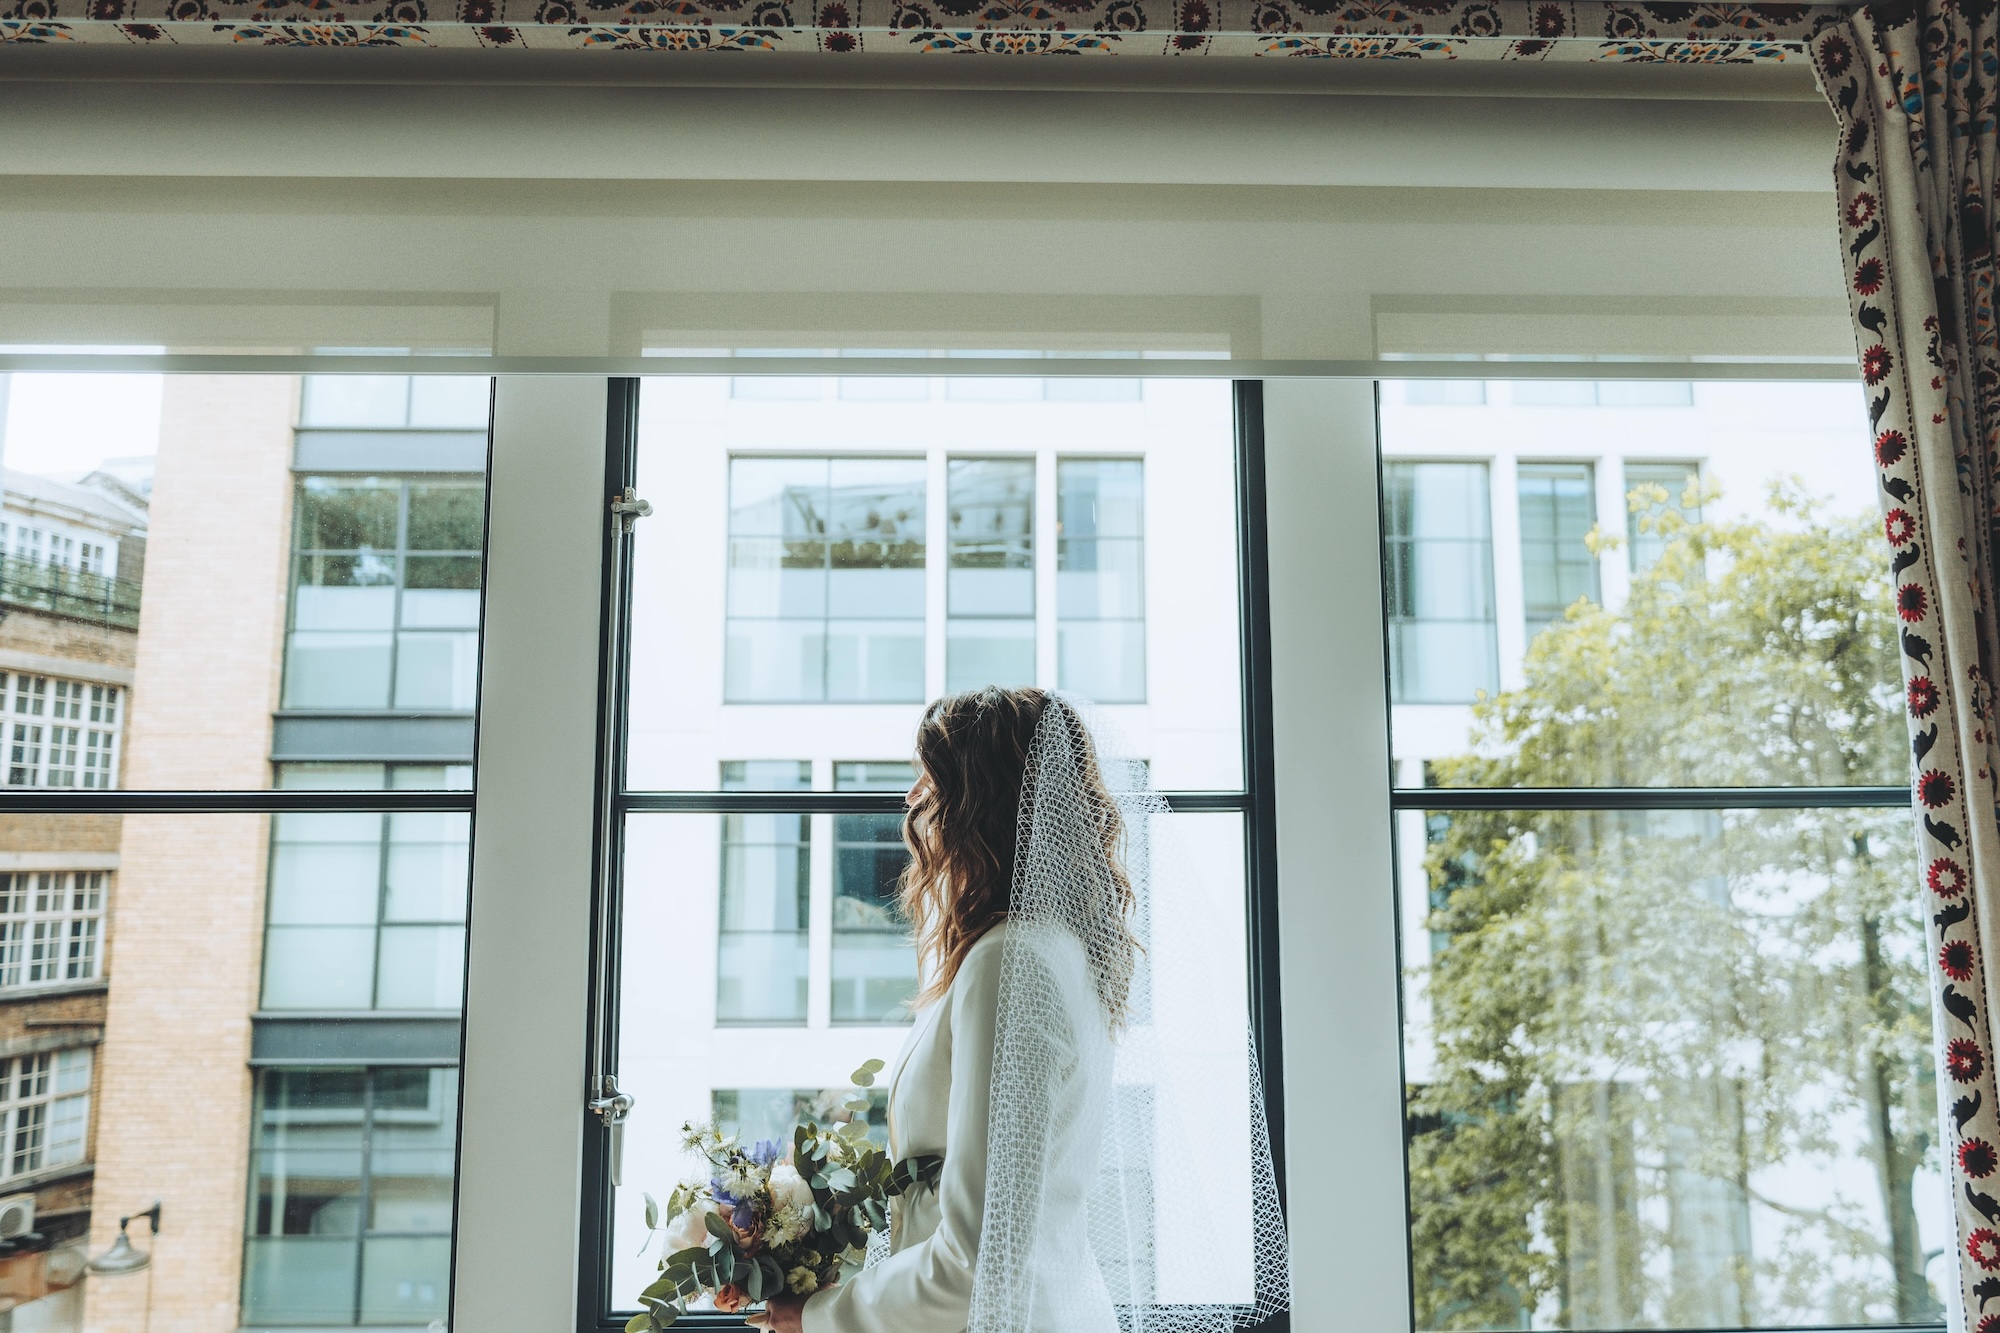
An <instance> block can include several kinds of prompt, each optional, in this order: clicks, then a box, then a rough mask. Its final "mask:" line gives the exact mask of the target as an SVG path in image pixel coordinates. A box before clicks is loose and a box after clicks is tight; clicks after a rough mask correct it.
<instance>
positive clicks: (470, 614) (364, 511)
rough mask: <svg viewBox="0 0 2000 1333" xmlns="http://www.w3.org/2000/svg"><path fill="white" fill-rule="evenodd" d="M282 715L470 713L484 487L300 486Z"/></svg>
mask: <svg viewBox="0 0 2000 1333" xmlns="http://www.w3.org/2000/svg"><path fill="white" fill-rule="evenodd" d="M294 503H295V504H296V506H297V510H298V518H297V524H298V535H297V538H296V548H295V550H296V562H295V565H294V570H295V574H294V587H293V592H292V617H291V634H290V636H289V638H288V639H287V642H286V646H285V700H284V702H285V707H286V708H290V709H387V708H396V709H440V710H447V711H455V712H464V711H469V710H470V709H471V707H472V700H473V690H474V684H475V675H476V672H477V666H478V662H477V656H476V654H477V651H478V637H479V635H478V631H479V576H480V555H479V549H480V545H481V543H482V541H483V540H484V534H483V532H482V528H483V526H484V513H485V497H484V488H483V486H482V485H481V484H480V483H479V482H477V481H461V480H452V479H437V480H423V481H415V480H404V479H394V478H380V477H365V478H351V477H310V476H309V477H301V478H300V479H299V483H298V493H297V497H296V499H295V501H294Z"/></svg>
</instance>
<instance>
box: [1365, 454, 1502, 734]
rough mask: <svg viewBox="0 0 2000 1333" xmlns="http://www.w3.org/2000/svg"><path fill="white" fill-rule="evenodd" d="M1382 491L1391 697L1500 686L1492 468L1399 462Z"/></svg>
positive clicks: (1430, 698) (1429, 696)
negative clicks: (1489, 491) (1489, 476)
mask: <svg viewBox="0 0 2000 1333" xmlns="http://www.w3.org/2000/svg"><path fill="white" fill-rule="evenodd" d="M1382 488H1383V496H1382V500H1383V534H1382V535H1383V542H1384V552H1383V559H1384V562H1385V566H1386V568H1385V570H1384V576H1385V578H1386V581H1387V585H1388V586H1387V596H1388V608H1387V610H1388V616H1389V679H1390V687H1391V692H1392V697H1393V698H1394V700H1395V701H1396V702H1397V703H1464V702H1467V701H1469V700H1471V699H1472V698H1473V697H1474V696H1475V695H1476V694H1478V692H1479V691H1481V690H1487V691H1491V690H1493V689H1496V688H1497V687H1498V686H1499V683H1500V682H1499V669H1498V662H1497V659H1498V649H1497V647H1496V646H1495V641H1494V624H1493V621H1494V617H1493V540H1492V535H1491V533H1492V526H1491V519H1490V516H1489V513H1488V508H1487V492H1486V468H1485V466H1484V465H1483V464H1479V463H1403V462H1392V463H1388V464H1385V465H1384V467H1383V469H1382Z"/></svg>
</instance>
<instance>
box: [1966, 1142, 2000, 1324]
mask: <svg viewBox="0 0 2000 1333" xmlns="http://www.w3.org/2000/svg"><path fill="white" fill-rule="evenodd" d="M1958 1169H1959V1170H1961V1171H1963V1172H1965V1174H1966V1175H1968V1176H1971V1177H1972V1178H1973V1179H1974V1180H1984V1179H1986V1177H1988V1176H1990V1175H1992V1174H1993V1172H1994V1171H1995V1170H1996V1169H2000V1153H1996V1152H1994V1151H1993V1145H1992V1144H1990V1143H1988V1142H1987V1141H1986V1140H1985V1139H1967V1140H1966V1141H1965V1142H1963V1143H1961V1144H1959V1145H1958ZM1988 1317H1989V1318H1994V1319H2000V1315H1992V1316H1988Z"/></svg>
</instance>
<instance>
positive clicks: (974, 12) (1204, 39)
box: [0, 0, 1844, 64]
mask: <svg viewBox="0 0 2000 1333" xmlns="http://www.w3.org/2000/svg"><path fill="white" fill-rule="evenodd" d="M1843 12H1844V11H1843V9H1842V7H1841V6H1839V5H1835V4H1784V3H1764V4H1723V3H1691V2H1690V0H364V2H363V3H361V4H355V5H350V4H347V3H344V0H0V43H9V42H14V43H41V44H64V43H75V42H106V41H110V42H119V43H127V44H133V45H141V46H145V45H154V44H177V45H224V46H246V45H249V46H414V47H535V48H549V47H561V48H579V47H580V48H596V49H604V50H662V51H711V50H728V51H807V52H815V53H827V54H835V55H838V54H846V53H851V52H859V51H864V50H865V51H870V52H908V53H915V54H932V53H982V54H992V55H1043V54H1090V53H1098V54H1115V53H1127V54H1134V55H1218V56H1303V57H1323V58H1324V57H1333V58H1344V59H1413V58H1416V59H1433V60H1440V59H1442V60H1452V59H1499V60H1537V61H1544V60H1564V61H1568V60H1581V61H1626V62H1674V63H1699V64H1715V63H1749V62H1753V61H1769V60H1786V59H1802V58H1803V56H1804V51H1805V43H1807V42H1809V41H1811V40H1812V38H1813V37H1814V36H1815V35H1816V34H1818V33H1820V32H1821V31H1823V30H1825V29H1827V28H1828V27H1830V26H1832V25H1836V24H1838V23H1840V22H1841V21H1842V15H1843Z"/></svg>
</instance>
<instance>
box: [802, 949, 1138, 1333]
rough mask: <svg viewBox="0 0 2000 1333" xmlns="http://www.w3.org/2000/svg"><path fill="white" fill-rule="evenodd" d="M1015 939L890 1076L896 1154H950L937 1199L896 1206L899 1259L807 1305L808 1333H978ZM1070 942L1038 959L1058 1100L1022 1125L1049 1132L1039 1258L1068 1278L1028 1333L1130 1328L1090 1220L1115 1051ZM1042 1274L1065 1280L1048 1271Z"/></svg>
mask: <svg viewBox="0 0 2000 1333" xmlns="http://www.w3.org/2000/svg"><path fill="white" fill-rule="evenodd" d="M1008 929H1009V927H1008V926H1006V925H1005V924H1002V925H1000V926H996V927H995V928H993V929H992V930H990V931H988V932H987V933H986V935H985V936H983V937H982V938H981V939H980V940H979V941H978V942H977V943H976V944H974V945H973V946H972V949H971V951H970V952H968V953H967V954H966V956H965V961H964V962H963V963H962V964H961V965H960V966H959V970H958V975H957V976H956V977H954V978H953V979H952V983H951V987H950V989H949V990H947V991H946V993H945V994H944V995H943V996H942V997H941V998H939V999H938V1000H937V1001H936V1002H935V1003H933V1004H931V1005H930V1006H929V1007H927V1008H926V1009H925V1010H924V1011H923V1012H922V1013H920V1014H919V1015H918V1016H917V1021H916V1024H915V1026H914V1027H913V1028H912V1029H911V1032H910V1035H909V1038H908V1040H907V1041H906V1042H905V1043H904V1045H903V1050H902V1053H901V1054H900V1055H898V1056H897V1058H896V1063H895V1066H894V1068H893V1070H892V1072H891V1075H890V1081H889V1151H890V1155H891V1157H892V1158H893V1159H894V1160H896V1161H901V1160H902V1159H904V1158H906V1157H914V1156H921V1155H926V1154H933V1153H941V1154H942V1155H943V1157H944V1167H943V1170H942V1172H941V1173H940V1175H939V1177H938V1181H937V1185H936V1188H935V1189H931V1188H927V1187H919V1188H917V1189H914V1190H912V1191H911V1192H910V1193H908V1194H905V1195H904V1196H903V1197H901V1198H899V1199H897V1200H896V1201H895V1204H894V1207H893V1208H892V1210H891V1222H890V1229H889V1230H890V1249H891V1253H890V1256H889V1258H888V1259H886V1260H884V1261H882V1262H880V1263H878V1264H876V1265H874V1266H873V1267H871V1268H868V1269H867V1270H865V1271H863V1272H861V1273H859V1274H856V1275H855V1276H853V1277H851V1278H849V1279H847V1280H846V1281H844V1282H842V1283H840V1284H839V1285H838V1286H835V1287H832V1288H830V1289H828V1290H826V1291H822V1292H819V1293H816V1294H815V1295H814V1296H813V1297H812V1298H811V1299H810V1300H809V1301H807V1302H806V1305H805V1313H804V1323H805V1333H960V1331H961V1330H963V1329H964V1328H965V1327H966V1324H967V1314H968V1311H969V1309H970V1307H971V1301H972V1288H973V1269H974V1265H975V1264H976V1262H977V1260H978V1257H979V1241H980V1230H981V1226H982V1223H983V1221H984V1214H985V1209H986V1196H987V1189H986V1172H987V1143H988V1137H987V1133H988V1120H989V1116H990V1114H991V1110H992V1074H993V1055H994V1046H995V1037H996V1027H997V1020H998V1013H999V1007H1000V984H1001V970H1002V969H1001V964H1002V959H1003V955H1004V952H1005V950H1004V945H1005V940H1006V935H1007V931H1008ZM1063 941H1064V942H1063V945H1062V946H1061V947H1056V948H1053V949H1038V950H1037V951H1036V960H1035V961H1036V964H1037V966H1038V969H1039V970H1038V972H1037V976H1038V977H1039V979H1040V980H1041V981H1042V982H1043V986H1042V987H1039V988H1038V990H1039V991H1040V993H1041V997H1042V1000H1043V1003H1042V1004H1041V1005H1040V1006H1039V1008H1038V1012H1037V1020H1038V1021H1036V1022H1035V1023H1034V1024H1033V1031H1032V1033H1030V1034H1028V1039H1029V1040H1031V1041H1032V1042H1034V1043H1036V1045H1037V1054H1038V1055H1040V1056H1046V1057H1047V1058H1048V1064H1049V1068H1050V1069H1051V1071H1052V1072H1051V1076H1050V1077H1049V1079H1048V1081H1047V1087H1046V1093H1047V1095H1046V1098H1043V1097H1039V1096H1038V1097H1037V1098H1036V1101H1037V1102H1038V1103H1041V1104H1038V1105H1037V1106H1035V1107H1034V1108H1032V1110H1031V1111H1030V1113H1029V1115H1028V1117H1027V1120H1026V1123H1025V1124H1023V1123H1022V1121H1021V1120H1020V1119H1019V1118H1018V1117H1017V1118H1014V1119H1011V1120H1010V1121H1009V1123H1013V1124H1016V1125H1017V1126H1020V1127H1021V1128H1022V1129H1024V1130H1025V1132H1028V1133H1032V1134H1034V1135H1037V1136H1041V1135H1046V1139H1045V1140H1044V1141H1045V1142H1046V1143H1047V1145H1048V1150H1047V1153H1046V1155H1045V1156H1044V1157H1043V1158H1042V1164H1043V1168H1044V1169H1043V1179H1042V1183H1041V1184H1040V1185H1039V1187H1038V1188H1039V1190H1040V1194H1039V1201H1040V1206H1039V1208H1038V1209H1037V1210H1036V1211H1037V1217H1036V1219H1035V1231H1036V1235H1037V1238H1038V1239H1037V1244H1036V1248H1037V1251H1038V1252H1039V1251H1041V1250H1042V1248H1043V1243H1044V1242H1046V1245H1047V1252H1048V1253H1049V1254H1051V1255H1058V1256H1061V1258H1062V1260H1063V1261H1064V1262H1062V1264H1061V1266H1062V1267H1063V1268H1065V1269H1068V1272H1067V1273H1064V1274H1062V1275H1061V1279H1062V1280H1061V1281H1060V1282H1059V1283H1058V1284H1052V1287H1051V1290H1050V1291H1049V1292H1048V1293H1047V1297H1048V1298H1047V1299H1042V1298H1041V1297H1039V1296H1037V1297H1034V1298H1032V1307H1033V1308H1032V1311H1031V1312H1030V1314H1029V1315H1028V1323H1029V1324H1030V1325H1031V1327H1032V1328H1034V1329H1035V1330H1037V1333H1039V1331H1040V1330H1042V1329H1045V1328H1046V1329H1047V1330H1048V1333H1058V1330H1057V1329H1056V1327H1055V1326H1056V1325H1057V1324H1061V1325H1062V1328H1061V1329H1060V1333H1098V1331H1100V1330H1115V1329H1116V1327H1117V1321H1116V1318H1115V1316H1114V1314H1113V1312H1112V1307H1111V1299H1110V1296H1109V1294H1108V1293H1107V1292H1106V1291H1105V1289H1104V1285H1103V1280H1102V1277H1101V1275H1100V1274H1099V1272H1098V1269H1097V1265H1096V1263H1095V1261H1094V1260H1092V1259H1091V1257H1090V1248H1089V1237H1088V1224H1087V1218H1086V1212H1085V1201H1086V1199H1087V1197H1088V1194H1089V1191H1090V1188H1091V1186H1092V1185H1093V1184H1094V1183H1095V1178H1096V1173H1097V1159H1098V1151H1099V1148H1100V1146H1101V1139H1102V1135H1103V1132H1104V1116H1105V1110H1106V1103H1107V1101H1108V1098H1109V1093H1110V1083H1111V1072H1112V1071H1111V1060H1110V1047H1109V1043H1108V1040H1107V1038H1106V1036H1105V1033H1104V1031H1103V1023H1104V1019H1103V1016H1102V1011H1101V1010H1100V1009H1099V1007H1098V1003H1097V998H1096V992H1095V989H1094V987H1093V985H1092V981H1091V975H1090V971H1089V967H1088V964H1087V963H1086V961H1085V959H1084V954H1083V950H1082V948H1081V946H1080V945H1077V943H1076V941H1075V940H1074V938H1071V937H1067V936H1065V937H1063ZM1051 1008H1053V1012H1049V1011H1050V1009H1051ZM1038 1091H1039V1090H1038ZM1041 1276H1050V1277H1053V1276H1056V1275H1055V1274H1050V1273H1047V1272H1046V1269H1044V1272H1043V1274H1041ZM1058 1311H1060V1312H1061V1317H1060V1318H1058V1317H1057V1314H1058ZM1079 1315H1082V1316H1084V1317H1083V1318H1081V1319H1079V1317H1078V1316H1079Z"/></svg>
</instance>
